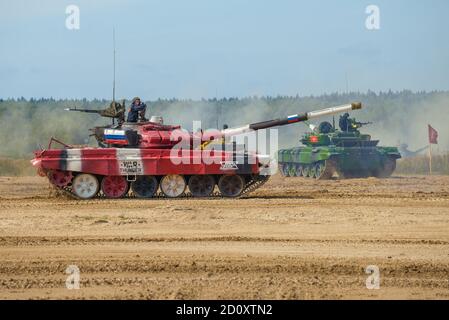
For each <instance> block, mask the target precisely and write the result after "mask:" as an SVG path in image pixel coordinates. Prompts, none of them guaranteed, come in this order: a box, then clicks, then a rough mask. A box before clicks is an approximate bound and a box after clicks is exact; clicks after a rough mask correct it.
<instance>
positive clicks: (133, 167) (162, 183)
mask: <svg viewBox="0 0 449 320" xmlns="http://www.w3.org/2000/svg"><path fill="white" fill-rule="evenodd" d="M266 158H268V157H267V156H262V155H256V154H248V153H242V154H237V153H234V152H227V151H217V150H215V151H214V152H213V154H210V153H208V152H206V151H204V152H202V151H188V152H185V153H183V151H178V152H177V154H173V149H137V148H70V149H48V150H44V151H41V152H36V154H35V158H34V159H33V160H32V161H31V162H32V164H33V166H35V167H36V168H37V169H38V171H39V173H40V174H41V175H42V176H47V177H48V178H49V180H50V182H51V183H52V184H53V185H54V186H55V187H56V188H57V189H59V190H61V191H63V192H65V193H67V194H69V195H72V196H73V197H75V198H81V199H90V198H93V197H98V196H106V197H108V198H115V197H117V198H122V197H125V196H133V195H137V196H142V197H147V198H151V197H154V196H168V197H179V196H184V195H193V196H204V197H208V196H211V195H213V192H214V190H215V188H216V187H218V189H219V192H218V193H217V194H216V195H220V196H224V197H238V196H241V195H243V194H246V193H248V192H250V191H253V190H255V188H256V187H259V186H261V185H262V184H263V183H265V182H266V181H267V180H268V178H269V176H267V175H264V174H262V170H263V169H264V168H266V167H267V165H265V164H264V163H266V161H263V159H266ZM261 161H262V162H263V163H262V162H261ZM77 181H78V185H77V184H76V183H77ZM174 185H178V186H179V192H178V191H176V192H173V186H174ZM77 186H79V190H77ZM83 188H84V189H83ZM143 189H145V190H143ZM153 189H155V190H154V192H150V193H149V192H148V190H153ZM86 190H87V191H86ZM129 190H131V192H129ZM139 190H143V192H140V191H139ZM158 190H160V192H158ZM189 191H190V193H189Z"/></svg>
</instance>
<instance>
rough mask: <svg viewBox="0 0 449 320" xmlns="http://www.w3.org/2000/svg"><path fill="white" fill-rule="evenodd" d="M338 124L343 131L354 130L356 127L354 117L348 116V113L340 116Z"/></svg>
mask: <svg viewBox="0 0 449 320" xmlns="http://www.w3.org/2000/svg"><path fill="white" fill-rule="evenodd" d="M339 125H340V129H341V131H344V132H354V131H356V130H357V128H358V126H357V123H356V122H355V121H354V119H351V118H349V113H345V114H344V115H342V116H341V117H340V121H339Z"/></svg>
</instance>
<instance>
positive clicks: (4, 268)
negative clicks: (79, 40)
mask: <svg viewBox="0 0 449 320" xmlns="http://www.w3.org/2000/svg"><path fill="white" fill-rule="evenodd" d="M0 257H1V260H0V298H3V299H4V298H6V299H16V298H18V299H29V298H33V299H36V298H63V299H65V298H82V299H90V298H125V299H165V298H174V299H215V298H218V299H221V298H226V299H234V298H235V299H241V298H247V299H334V298H336V299H359V298H361V299H372V298H380V299H390V298H399V299H420V298H424V299H449V177H443V176H435V177H424V176H417V177H394V178H391V179H388V180H377V179H363V180H348V181H336V180H334V181H328V182H314V181H308V180H304V179H300V178H287V179H284V178H280V177H277V176H276V177H273V178H272V180H270V182H269V183H267V184H266V185H265V186H264V187H262V188H261V189H259V190H258V191H257V192H255V193H253V194H251V195H250V196H249V197H248V198H244V199H238V200H227V199H212V200H196V199H181V200H162V199H156V200H134V199H124V200H116V201H110V200H91V201H76V200H70V199H65V198H52V197H49V191H48V186H47V182H46V180H45V179H43V178H38V177H36V178H34V177H33V178H30V177H28V178H8V177H0ZM69 265H77V266H78V267H79V269H80V289H79V290H68V289H67V288H66V284H65V281H66V278H67V276H68V275H67V274H66V273H65V270H66V268H67V266H69ZM368 265H376V266H378V267H379V269H380V289H379V290H368V289H367V288H366V284H365V281H366V279H367V277H368V274H366V273H365V268H366V267H367V266H368Z"/></svg>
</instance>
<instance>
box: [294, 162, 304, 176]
mask: <svg viewBox="0 0 449 320" xmlns="http://www.w3.org/2000/svg"><path fill="white" fill-rule="evenodd" d="M303 170H304V167H303V166H302V164H298V165H297V166H296V176H297V177H302V175H303Z"/></svg>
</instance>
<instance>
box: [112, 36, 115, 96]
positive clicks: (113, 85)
mask: <svg viewBox="0 0 449 320" xmlns="http://www.w3.org/2000/svg"><path fill="white" fill-rule="evenodd" d="M112 46H113V47H114V58H113V60H114V62H113V63H114V69H113V70H114V71H113V73H114V78H113V80H112V102H115V27H112Z"/></svg>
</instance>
